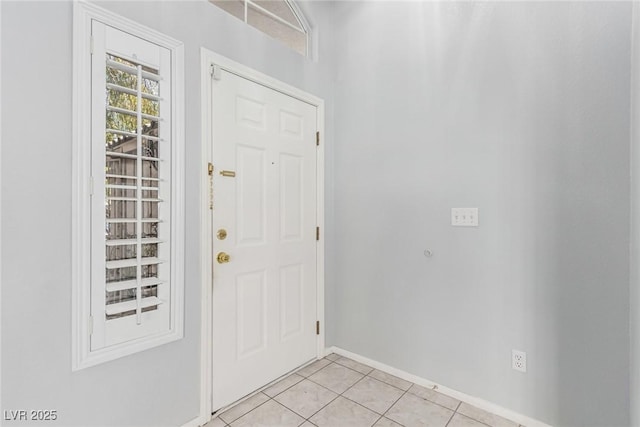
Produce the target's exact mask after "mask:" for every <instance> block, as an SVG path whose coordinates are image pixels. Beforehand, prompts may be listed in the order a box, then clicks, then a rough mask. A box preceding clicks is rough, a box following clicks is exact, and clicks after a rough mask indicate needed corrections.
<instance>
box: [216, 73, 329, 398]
mask: <svg viewBox="0 0 640 427" xmlns="http://www.w3.org/2000/svg"><path fill="white" fill-rule="evenodd" d="M212 88H213V89H212V90H213V93H212V99H213V106H212V107H213V108H212V111H213V117H212V123H213V143H212V144H213V145H212V155H213V164H214V171H213V203H214V206H213V224H212V225H213V228H212V230H213V236H212V238H213V257H214V259H213V261H212V262H213V313H212V318H213V350H212V353H213V370H212V372H213V383H212V384H213V390H212V409H213V410H216V409H219V408H221V407H222V406H225V405H228V404H230V403H232V402H234V401H236V400H237V399H239V398H241V397H243V396H245V395H247V394H249V393H251V392H252V391H254V390H256V389H257V388H260V387H261V386H263V385H265V384H267V383H269V382H271V381H273V380H274V379H276V378H278V377H279V376H281V375H283V374H285V373H287V372H289V371H291V370H292V369H295V368H296V367H298V366H300V365H302V364H304V363H305V362H307V361H309V360H311V359H313V358H315V357H316V356H317V350H316V349H317V346H316V319H317V314H316V306H317V305H316V302H317V301H316V299H317V296H316V286H317V283H316V282H317V280H316V245H317V244H316V224H317V220H316V203H317V199H316V195H317V188H316V187H317V186H316V184H317V183H316V180H317V179H316V156H317V152H316V129H317V124H316V108H317V107H315V106H313V105H310V104H307V103H305V102H303V101H300V100H298V99H295V98H292V97H290V96H288V95H284V94H283V93H280V92H278V91H276V90H273V89H270V88H267V87H265V86H263V85H260V84H258V83H254V82H252V81H250V80H247V79H245V78H242V77H239V76H237V75H235V74H232V73H230V72H227V71H222V72H221V75H220V78H219V79H217V80H214V81H213V85H212ZM225 234H226V237H225ZM224 254H227V255H228V257H229V258H228V261H226V260H225V259H224ZM218 258H219V259H218ZM225 261H226V262H225Z"/></svg>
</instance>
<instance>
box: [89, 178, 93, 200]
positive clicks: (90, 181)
mask: <svg viewBox="0 0 640 427" xmlns="http://www.w3.org/2000/svg"><path fill="white" fill-rule="evenodd" d="M89 195H90V196H93V177H90V178H89Z"/></svg>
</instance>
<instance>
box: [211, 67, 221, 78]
mask: <svg viewBox="0 0 640 427" xmlns="http://www.w3.org/2000/svg"><path fill="white" fill-rule="evenodd" d="M221 71H222V70H221V69H220V66H219V65H216V64H211V76H212V77H213V80H220V79H221V78H222V73H221Z"/></svg>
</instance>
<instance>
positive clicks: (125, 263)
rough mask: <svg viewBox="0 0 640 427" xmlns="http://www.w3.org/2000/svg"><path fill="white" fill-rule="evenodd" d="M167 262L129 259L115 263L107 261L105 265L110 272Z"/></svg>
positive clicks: (150, 259) (153, 259)
mask: <svg viewBox="0 0 640 427" xmlns="http://www.w3.org/2000/svg"><path fill="white" fill-rule="evenodd" d="M164 262H165V261H163V260H161V259H158V258H152V257H148V258H140V260H138V259H137V258H129V259H118V260H115V261H107V262H106V263H105V265H106V267H107V269H108V270H113V269H115V268H124V267H135V266H137V265H152V264H162V263H164Z"/></svg>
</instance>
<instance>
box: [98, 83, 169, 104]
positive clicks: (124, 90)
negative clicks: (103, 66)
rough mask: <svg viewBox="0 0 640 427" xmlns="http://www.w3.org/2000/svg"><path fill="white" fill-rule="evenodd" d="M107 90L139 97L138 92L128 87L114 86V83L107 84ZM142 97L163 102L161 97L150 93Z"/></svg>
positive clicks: (143, 94)
mask: <svg viewBox="0 0 640 427" xmlns="http://www.w3.org/2000/svg"><path fill="white" fill-rule="evenodd" d="M107 89H110V90H114V91H116V92H122V93H128V94H129V95H137V93H136V91H135V90H133V89H129V88H128V87H124V86H119V85H114V84H113V83H107ZM142 97H143V98H144V99H149V100H152V101H161V100H162V98H160V97H159V96H155V95H151V94H149V93H142Z"/></svg>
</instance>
